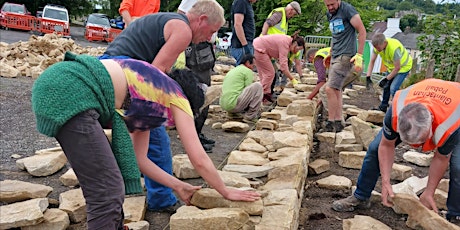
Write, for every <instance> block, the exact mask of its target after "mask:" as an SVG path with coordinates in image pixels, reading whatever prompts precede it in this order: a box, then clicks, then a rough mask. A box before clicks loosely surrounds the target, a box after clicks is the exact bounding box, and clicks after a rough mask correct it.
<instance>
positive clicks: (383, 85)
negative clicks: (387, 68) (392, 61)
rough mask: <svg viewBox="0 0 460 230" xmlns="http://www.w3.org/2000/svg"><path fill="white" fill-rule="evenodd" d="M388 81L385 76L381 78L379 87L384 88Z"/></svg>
mask: <svg viewBox="0 0 460 230" xmlns="http://www.w3.org/2000/svg"><path fill="white" fill-rule="evenodd" d="M388 82H389V80H388V79H387V78H386V77H384V78H382V80H380V81H379V86H380V88H385V87H386V86H387V85H388Z"/></svg>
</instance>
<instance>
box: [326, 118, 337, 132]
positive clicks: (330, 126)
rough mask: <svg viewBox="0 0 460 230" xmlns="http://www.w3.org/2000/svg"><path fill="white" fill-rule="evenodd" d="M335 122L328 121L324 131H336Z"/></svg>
mask: <svg viewBox="0 0 460 230" xmlns="http://www.w3.org/2000/svg"><path fill="white" fill-rule="evenodd" d="M334 123H335V122H333V121H326V125H325V126H324V132H334Z"/></svg>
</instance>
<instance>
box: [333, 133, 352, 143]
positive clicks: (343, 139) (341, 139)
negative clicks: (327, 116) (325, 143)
mask: <svg viewBox="0 0 460 230" xmlns="http://www.w3.org/2000/svg"><path fill="white" fill-rule="evenodd" d="M354 143H356V138H355V135H354V134H353V132H350V131H342V132H339V133H337V134H336V135H335V144H336V145H340V144H354Z"/></svg>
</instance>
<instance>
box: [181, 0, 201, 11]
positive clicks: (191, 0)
mask: <svg viewBox="0 0 460 230" xmlns="http://www.w3.org/2000/svg"><path fill="white" fill-rule="evenodd" d="M196 1H197V0H182V2H181V3H180V5H179V10H180V11H183V12H184V13H187V12H188V11H189V10H190V9H191V8H192V6H193V5H195V3H196Z"/></svg>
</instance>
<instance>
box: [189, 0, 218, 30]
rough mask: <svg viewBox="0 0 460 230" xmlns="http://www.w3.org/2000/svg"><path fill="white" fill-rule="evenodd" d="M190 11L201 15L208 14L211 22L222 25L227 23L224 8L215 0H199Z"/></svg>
mask: <svg viewBox="0 0 460 230" xmlns="http://www.w3.org/2000/svg"><path fill="white" fill-rule="evenodd" d="M188 13H190V14H193V15H196V16H200V15H203V14H204V15H206V16H208V23H209V24H213V25H215V24H220V25H221V26H222V25H224V23H225V17H224V8H223V7H222V6H221V5H220V4H219V3H218V2H217V1H215V0H198V1H197V2H196V3H195V4H194V5H193V6H192V8H191V9H190V10H189V11H188Z"/></svg>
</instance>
